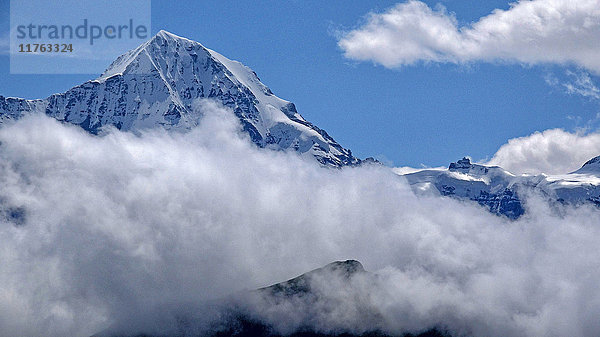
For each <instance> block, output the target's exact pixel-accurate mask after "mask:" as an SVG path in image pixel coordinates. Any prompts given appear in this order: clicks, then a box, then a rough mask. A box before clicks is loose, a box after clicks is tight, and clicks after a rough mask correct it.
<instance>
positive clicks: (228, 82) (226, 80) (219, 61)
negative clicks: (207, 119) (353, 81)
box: [0, 30, 360, 167]
mask: <svg viewBox="0 0 600 337" xmlns="http://www.w3.org/2000/svg"><path fill="white" fill-rule="evenodd" d="M198 98H209V99H212V100H216V101H219V102H221V103H222V104H223V105H224V106H226V107H228V108H230V109H231V110H233V112H234V113H235V115H236V116H237V117H238V119H239V120H240V123H241V124H242V127H243V130H244V131H245V132H247V133H248V135H249V136H250V138H251V139H252V141H253V142H254V143H255V144H256V145H258V146H260V147H267V148H272V149H276V150H286V149H292V150H295V151H297V152H299V153H300V154H302V155H306V156H310V157H314V158H315V159H317V160H318V161H319V162H320V163H321V164H323V165H326V166H333V167H341V166H344V165H355V164H358V163H360V160H359V159H357V158H355V157H354V156H352V153H351V151H350V150H347V149H345V148H343V147H342V146H341V145H339V144H338V143H337V142H336V141H335V140H334V139H333V138H331V137H330V136H329V135H328V134H327V133H326V132H325V131H323V130H321V129H319V128H318V127H316V126H314V125H313V124H311V123H310V122H308V121H306V120H305V119H304V118H303V117H302V116H301V115H300V114H299V113H298V112H297V111H296V107H295V106H294V104H293V103H291V102H289V101H286V100H283V99H281V98H279V97H277V96H275V95H274V94H273V93H272V92H271V90H270V89H269V88H268V87H267V86H265V85H264V84H263V83H262V82H261V81H260V79H259V78H258V76H257V75H256V73H255V72H254V71H252V69H250V68H248V67H246V66H244V65H243V64H242V63H240V62H238V61H232V60H230V59H228V58H226V57H225V56H223V55H221V54H219V53H217V52H215V51H213V50H210V49H208V48H206V47H204V46H203V45H202V44H200V43H198V42H195V41H192V40H189V39H186V38H183V37H180V36H177V35H175V34H172V33H169V32H167V31H164V30H161V31H160V32H158V33H157V34H156V35H155V36H154V37H152V38H151V39H150V40H148V41H146V42H145V43H143V44H142V45H140V46H139V47H137V48H135V49H133V50H131V51H129V52H127V53H125V54H123V55H121V56H119V57H118V58H117V59H116V60H115V61H114V62H113V63H112V64H111V65H110V66H109V67H108V68H107V69H106V71H104V73H103V74H102V75H101V76H100V77H98V78H97V79H95V80H91V81H88V82H86V83H84V84H82V85H79V86H76V87H74V88H72V89H70V90H69V91H67V92H65V93H62V94H55V95H52V96H50V97H48V98H47V99H45V100H33V101H31V100H24V99H7V98H4V97H1V96H0V123H1V122H3V121H6V120H10V119H18V118H20V117H21V116H22V115H23V114H26V113H32V112H43V113H46V114H47V115H49V116H52V117H54V118H56V119H58V120H61V121H66V122H69V123H73V124H77V125H80V126H81V127H83V128H84V129H86V130H88V131H90V132H92V133H95V132H96V131H97V130H98V129H99V128H101V127H103V126H105V125H113V126H115V127H117V128H118V129H121V130H125V131H126V130H132V129H142V128H153V127H163V128H165V129H168V130H173V129H174V130H189V129H190V128H192V127H194V126H196V125H197V124H198V123H199V122H200V119H201V113H199V112H198V111H195V108H194V104H193V102H194V101H195V100H196V99H198Z"/></svg>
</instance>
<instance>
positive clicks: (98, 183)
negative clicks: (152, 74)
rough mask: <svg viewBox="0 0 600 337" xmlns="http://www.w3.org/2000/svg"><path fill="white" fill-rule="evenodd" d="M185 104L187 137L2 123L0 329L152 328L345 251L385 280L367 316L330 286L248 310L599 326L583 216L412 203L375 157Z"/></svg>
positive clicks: (496, 329)
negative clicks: (253, 134) (320, 154)
mask: <svg viewBox="0 0 600 337" xmlns="http://www.w3.org/2000/svg"><path fill="white" fill-rule="evenodd" d="M199 108H200V109H203V111H204V114H205V117H204V120H203V122H202V124H201V126H200V127H199V128H197V129H195V130H193V131H191V132H190V133H188V134H167V133H166V132H163V131H153V132H149V133H146V134H144V135H142V136H139V137H138V136H134V135H132V134H128V133H121V132H118V131H112V132H109V133H108V134H107V135H105V136H102V137H96V136H92V135H89V134H87V133H85V132H84V131H82V130H80V129H79V128H77V127H75V126H70V125H63V124H60V123H59V122H57V121H55V120H52V119H50V118H47V117H34V118H26V119H24V120H21V121H19V122H17V123H16V124H14V125H10V126H4V127H3V128H2V129H0V186H2V188H1V189H0V215H2V216H0V242H1V243H2V244H1V245H0V261H2V262H1V263H0V327H1V328H0V336H10V337H15V336H28V337H36V336H90V335H91V334H93V333H95V332H98V331H100V330H102V329H104V328H106V327H107V326H109V325H111V324H113V323H119V322H121V323H123V324H124V325H123V326H126V327H127V328H129V329H131V332H133V331H139V330H146V331H160V330H161V329H165V326H166V327H168V326H169V322H172V321H170V320H169V319H170V318H173V317H171V316H170V315H171V314H172V313H171V312H170V309H173V308H175V309H176V310H185V308H187V305H189V304H190V303H193V304H196V305H199V303H203V302H205V301H206V300H208V299H211V298H215V297H220V296H225V295H227V294H231V293H234V292H236V291H239V290H242V289H253V288H255V287H259V286H265V285H269V284H272V283H275V282H278V281H282V280H286V279H289V278H291V277H293V276H296V275H298V274H300V273H303V272H305V271H308V270H310V269H312V268H315V267H320V266H322V265H325V264H327V263H329V262H331V261H334V260H340V259H348V258H355V259H358V260H360V261H361V262H362V263H363V264H364V266H365V267H366V268H367V269H368V270H371V271H379V272H380V273H381V274H382V275H383V276H382V278H381V282H380V283H378V284H370V283H366V284H365V283H360V282H359V284H358V285H356V286H357V287H359V288H360V289H362V292H361V293H362V294H363V295H364V297H361V298H360V299H361V300H362V301H365V302H364V303H363V304H364V305H366V306H368V307H372V308H375V309H378V310H379V311H380V313H381V316H379V317H378V319H377V320H369V319H367V317H366V316H364V315H362V313H361V312H360V311H353V310H344V309H351V308H352V306H351V304H349V303H348V302H347V300H348V299H349V297H347V296H345V294H344V293H343V292H341V293H340V291H339V289H338V288H337V287H335V286H334V285H331V284H324V285H322V286H324V287H326V288H327V289H330V290H331V292H332V294H331V295H332V296H333V297H337V298H339V299H340V301H341V302H340V303H342V304H344V303H347V305H346V304H344V305H341V306H336V307H335V308H333V309H334V310H325V309H331V308H327V307H324V308H323V310H320V309H319V308H320V307H319V306H316V307H314V308H313V310H316V313H315V315H312V316H311V317H310V321H309V322H303V321H302V316H297V315H287V316H286V315H285V313H286V312H285V310H284V309H285V307H282V308H281V310H277V311H276V312H268V311H265V312H262V311H261V312H259V314H264V315H265V316H266V318H273V319H277V321H276V322H274V323H277V326H279V327H281V328H282V329H283V328H284V327H286V326H287V327H288V328H289V327H294V326H299V325H301V324H303V323H306V324H310V325H312V326H314V327H316V328H318V329H320V330H323V331H334V332H339V331H340V330H339V329H340V327H345V328H349V329H352V330H357V331H361V330H364V329H368V328H373V327H380V328H382V329H384V331H391V332H395V333H400V332H403V331H414V330H418V329H423V328H426V327H429V326H431V325H441V326H446V327H448V328H449V329H451V330H453V331H458V332H462V333H465V334H467V335H472V336H575V337H577V336H597V335H598V334H599V333H600V323H599V321H598V319H597V313H598V312H600V290H599V289H598V282H600V270H598V268H597V261H598V260H600V251H599V250H598V246H599V245H600V226H598V223H600V212H598V211H597V210H595V209H592V208H587V207H583V208H580V209H578V210H576V211H575V210H569V209H567V210H565V212H564V215H563V216H561V217H559V216H555V215H554V213H552V212H551V211H550V210H548V209H547V208H546V206H545V204H543V203H538V202H536V201H535V199H531V200H529V201H528V203H527V207H528V213H527V215H526V216H525V217H523V218H521V219H520V220H518V221H515V222H510V221H508V220H505V219H503V218H500V217H496V216H493V215H491V214H489V213H488V212H486V211H485V210H483V209H482V208H480V207H478V206H475V205H472V204H471V203H461V202H458V201H455V200H452V199H442V198H426V197H425V198H419V197H416V196H415V195H414V194H413V193H412V192H411V191H410V189H409V187H408V186H406V184H405V183H404V182H403V180H402V179H401V178H399V177H398V176H397V175H396V174H394V173H393V172H392V171H391V170H389V169H387V168H384V167H378V166H370V167H362V168H348V169H344V170H341V171H340V170H327V169H322V168H320V167H318V166H317V165H316V164H315V163H314V162H313V161H303V160H302V159H300V158H298V157H297V156H296V155H295V154H286V153H281V152H272V151H264V150H260V149H256V148H255V147H254V146H253V145H251V144H250V142H249V141H248V140H247V139H246V138H244V137H243V136H241V135H240V134H239V132H238V130H239V129H240V126H239V125H238V124H237V121H236V119H235V118H234V117H233V116H232V114H231V113H230V112H228V111H225V110H223V109H221V108H218V107H216V106H214V105H212V104H203V105H202V106H201V107H199ZM15 210H20V211H19V212H14V211H15ZM15 214H17V215H18V214H22V215H21V216H16V215H15ZM19 219H20V220H19ZM17 220H18V221H17ZM358 281H360V280H358ZM344 301H346V302H344ZM191 307H193V308H195V309H193V310H191V311H194V313H193V314H192V316H193V315H194V314H195V315H196V316H200V317H202V316H206V315H204V312H202V311H198V310H199V309H198V307H194V306H193V305H192V306H191ZM200 307H201V306H200ZM289 310H290V312H291V313H294V310H295V308H294V307H293V306H292V307H290V308H289ZM270 315H274V316H270ZM142 328H143V329H142ZM336 329H337V330H336ZM163 331H164V330H163Z"/></svg>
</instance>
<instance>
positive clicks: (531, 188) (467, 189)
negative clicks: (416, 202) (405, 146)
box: [403, 157, 600, 219]
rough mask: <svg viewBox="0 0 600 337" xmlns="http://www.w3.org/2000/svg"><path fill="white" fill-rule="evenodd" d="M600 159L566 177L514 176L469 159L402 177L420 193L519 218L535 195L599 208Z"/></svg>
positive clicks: (564, 202)
mask: <svg viewBox="0 0 600 337" xmlns="http://www.w3.org/2000/svg"><path fill="white" fill-rule="evenodd" d="M599 162H600V157H596V158H594V159H592V160H590V161H588V162H587V163H586V164H584V165H583V167H582V168H581V169H579V170H577V171H575V172H573V173H570V174H564V175H545V174H541V175H514V174H512V173H510V172H508V171H506V170H504V169H502V168H500V167H498V166H485V165H479V164H473V163H471V161H470V160H469V159H468V158H463V159H461V160H459V161H457V162H456V163H451V164H450V166H449V167H448V169H426V170H420V171H417V172H412V173H409V174H404V175H403V176H404V177H405V178H406V179H407V181H408V182H409V184H410V185H411V186H412V188H413V190H414V191H415V192H416V193H418V194H433V195H440V194H441V195H443V196H449V197H455V198H459V199H466V200H471V201H475V202H478V203H479V204H481V205H483V206H486V207H487V208H488V209H489V210H490V211H491V212H493V213H496V214H502V215H505V216H507V217H509V218H511V219H516V218H518V217H520V216H521V215H523V214H524V212H525V208H524V205H523V198H522V196H523V195H525V194H527V193H536V194H538V195H540V196H542V197H544V198H547V199H548V201H550V202H559V203H562V204H569V205H581V204H585V203H594V204H596V205H600V165H599Z"/></svg>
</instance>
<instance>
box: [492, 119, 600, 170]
mask: <svg viewBox="0 0 600 337" xmlns="http://www.w3.org/2000/svg"><path fill="white" fill-rule="evenodd" d="M599 155H600V134H599V133H583V132H573V133H571V132H567V131H564V130H561V129H551V130H546V131H544V132H535V133H533V134H531V135H529V136H526V137H520V138H514V139H511V140H509V141H508V143H507V144H504V145H502V147H500V149H499V150H498V152H496V154H494V157H493V158H492V159H491V160H490V161H489V162H488V164H490V165H499V166H501V167H503V168H504V169H506V170H509V171H510V172H513V173H531V174H539V173H546V174H565V173H568V172H573V171H575V170H577V169H579V168H580V167H581V166H582V165H583V164H584V163H585V162H587V161H588V160H590V159H591V158H594V157H596V156H599Z"/></svg>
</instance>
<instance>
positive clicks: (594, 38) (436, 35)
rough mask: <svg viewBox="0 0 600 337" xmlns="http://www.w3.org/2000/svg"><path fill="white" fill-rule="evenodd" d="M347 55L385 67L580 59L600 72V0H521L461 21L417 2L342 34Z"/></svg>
mask: <svg viewBox="0 0 600 337" xmlns="http://www.w3.org/2000/svg"><path fill="white" fill-rule="evenodd" d="M339 46H340V47H341V48H342V49H343V51H344V53H345V56H346V57H348V58H351V59H355V60H361V61H364V60H371V61H374V62H376V63H379V64H382V65H384V66H385V67H390V68H391V67H399V66H403V65H409V64H413V63H415V62H418V61H432V62H451V63H463V62H469V61H498V60H500V61H508V62H518V63H526V64H540V63H553V64H574V65H577V66H580V67H583V68H586V69H588V70H590V71H592V72H595V73H596V74H599V73H600V1H599V0H578V1H570V0H533V1H519V2H515V3H514V4H512V5H511V7H510V9H508V10H500V9H496V10H494V11H493V12H492V13H491V14H489V15H488V16H485V17H482V18H480V19H479V20H478V21H477V22H474V23H472V24H470V25H467V26H459V24H458V22H457V20H456V18H455V17H454V15H453V14H451V13H448V12H447V11H446V10H445V9H444V8H443V7H441V6H438V8H437V9H435V10H434V9H431V8H430V7H429V6H427V4H425V3H423V2H421V1H416V0H410V1H407V2H402V3H399V4H397V5H396V6H394V7H392V8H391V9H389V10H387V11H386V12H384V13H371V14H370V15H369V17H368V20H367V22H366V23H365V24H364V25H362V26H361V27H359V28H357V29H355V30H352V31H349V32H347V33H345V34H343V35H342V37H341V39H340V40H339Z"/></svg>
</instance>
